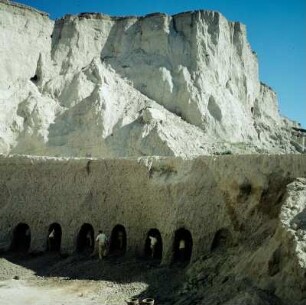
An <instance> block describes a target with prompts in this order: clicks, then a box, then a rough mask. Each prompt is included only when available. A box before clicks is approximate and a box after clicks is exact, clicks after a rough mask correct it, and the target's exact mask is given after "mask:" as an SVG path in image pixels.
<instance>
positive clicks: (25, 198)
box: [0, 155, 306, 304]
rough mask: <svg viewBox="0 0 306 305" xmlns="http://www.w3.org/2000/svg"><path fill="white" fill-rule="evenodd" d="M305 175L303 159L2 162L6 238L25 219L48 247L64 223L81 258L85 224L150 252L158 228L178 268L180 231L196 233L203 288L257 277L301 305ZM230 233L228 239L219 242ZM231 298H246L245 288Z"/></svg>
mask: <svg viewBox="0 0 306 305" xmlns="http://www.w3.org/2000/svg"><path fill="white" fill-rule="evenodd" d="M298 177H304V178H299V179H297V178H298ZM305 178H306V158H305V156H303V155H274V156H273V155H272V156H271V155H253V156H251V155H250V156H215V157H208V156H207V157H204V156H203V157H198V158H196V159H190V160H182V159H180V158H157V157H156V158H153V157H151V158H148V157H144V158H139V159H105V160H103V159H101V160H98V159H91V160H88V159H56V158H53V159H52V158H42V157H40V158H38V157H21V156H19V157H18V156H15V157H14V156H12V157H1V158H0V185H1V190H3V192H4V193H5V194H6V195H5V196H2V197H1V209H0V219H1V222H0V241H1V243H5V242H6V243H7V244H8V245H9V243H10V240H11V238H12V234H13V230H14V228H15V226H16V225H17V224H18V223H21V222H23V223H27V224H28V225H29V226H30V229H31V233H32V241H31V251H41V250H45V249H46V239H47V234H48V228H49V225H50V224H51V223H54V222H57V223H59V224H60V225H61V227H62V233H63V235H62V247H61V249H62V251H63V252H73V251H74V250H75V247H76V240H77V234H78V232H79V229H80V227H81V225H82V224H83V223H90V224H92V225H93V227H94V230H95V231H97V230H98V229H100V228H103V229H104V230H105V231H106V233H107V235H110V233H111V230H112V229H113V228H114V226H115V225H117V224H121V225H123V226H124V227H125V229H126V232H127V255H141V254H143V251H144V242H145V238H146V234H147V232H148V231H149V230H150V229H152V228H156V229H158V230H159V231H160V233H161V236H162V241H163V262H164V263H169V262H170V261H171V260H172V250H173V239H174V233H175V231H176V230H177V229H179V228H186V229H188V230H189V231H190V233H191V235H192V240H193V249H192V260H193V261H194V262H196V261H197V260H198V259H199V258H201V257H202V256H203V255H204V258H202V259H200V260H198V261H197V262H196V263H195V265H194V266H193V267H192V269H191V271H190V273H191V275H193V274H194V276H195V277H196V279H195V280H194V281H195V283H198V284H197V285H199V287H202V286H203V285H204V286H205V285H210V286H211V285H212V286H214V287H215V288H216V289H221V288H222V287H223V284H222V283H225V282H228V280H227V278H228V277H230V278H232V277H234V278H235V279H236V280H237V283H239V282H240V281H241V280H239V278H240V279H243V278H248V279H250V280H251V281H252V283H253V284H252V285H254V287H255V286H256V287H259V288H261V289H263V290H266V291H271V293H275V294H276V295H277V296H278V297H279V298H281V299H283V300H301V299H303V298H305V297H306V295H305V291H306V289H305V285H306V280H305V276H304V274H305V271H306V269H305V268H306V267H305V257H306V248H305V217H304V212H305V190H306V181H305ZM287 185H288V186H287ZM286 186H287V188H286ZM220 229H223V231H224V232H225V233H222V236H223V237H222V238H223V240H220V241H217V242H216V236H218V234H216V233H217V232H218V231H219V230H220ZM219 236H220V234H219ZM224 239H226V240H225V241H224ZM211 250H213V251H212V252H211ZM205 256H206V258H205ZM229 282H230V281H229ZM205 287H206V286H205ZM230 287H232V286H230ZM243 291H244V290H243ZM230 295H231V297H232V298H236V297H237V298H238V297H239V294H237V293H236V294H235V291H233V292H231V294H230ZM240 297H242V296H240ZM242 299H243V298H242ZM234 300H236V299H234ZM257 303H258V302H257ZM257 303H256V304H257ZM258 304H259V303H258ZM271 304H273V303H271Z"/></svg>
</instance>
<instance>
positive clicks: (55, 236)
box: [47, 223, 62, 252]
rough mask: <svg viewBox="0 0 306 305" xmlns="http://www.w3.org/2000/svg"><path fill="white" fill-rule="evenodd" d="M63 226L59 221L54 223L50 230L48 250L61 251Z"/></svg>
mask: <svg viewBox="0 0 306 305" xmlns="http://www.w3.org/2000/svg"><path fill="white" fill-rule="evenodd" d="M61 241H62V228H61V226H60V225H59V224H58V223H52V224H51V225H50V226H49V230H48V240H47V251H50V252H59V251H60V249H61Z"/></svg>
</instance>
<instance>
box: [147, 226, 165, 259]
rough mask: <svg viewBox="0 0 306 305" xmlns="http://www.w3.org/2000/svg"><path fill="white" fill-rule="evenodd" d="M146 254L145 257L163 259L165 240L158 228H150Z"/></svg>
mask: <svg viewBox="0 0 306 305" xmlns="http://www.w3.org/2000/svg"><path fill="white" fill-rule="evenodd" d="M144 254H145V257H148V258H152V259H156V260H159V261H161V259H162V256H163V241H162V237H161V234H160V232H159V231H158V230H157V229H150V230H149V232H148V233H147V237H146V241H145V249H144Z"/></svg>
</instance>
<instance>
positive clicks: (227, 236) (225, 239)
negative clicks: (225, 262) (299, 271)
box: [211, 229, 232, 251]
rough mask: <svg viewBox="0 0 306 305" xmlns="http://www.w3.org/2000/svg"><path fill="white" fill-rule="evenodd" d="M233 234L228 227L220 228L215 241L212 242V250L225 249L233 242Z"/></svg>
mask: <svg viewBox="0 0 306 305" xmlns="http://www.w3.org/2000/svg"><path fill="white" fill-rule="evenodd" d="M231 240H232V235H231V233H230V231H229V230H228V229H220V230H219V231H217V233H216V234H215V237H214V239H213V242H212V244H211V251H215V250H217V249H221V250H222V249H225V248H227V247H228V246H229V245H230V244H231Z"/></svg>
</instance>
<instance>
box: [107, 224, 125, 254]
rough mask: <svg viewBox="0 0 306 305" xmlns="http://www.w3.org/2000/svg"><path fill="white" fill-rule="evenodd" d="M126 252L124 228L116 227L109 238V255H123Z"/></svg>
mask: <svg viewBox="0 0 306 305" xmlns="http://www.w3.org/2000/svg"><path fill="white" fill-rule="evenodd" d="M125 252H126V231H125V228H124V226H122V225H116V226H115V227H114V228H113V230H112V234H111V238H110V253H111V254H113V255H124V254H125Z"/></svg>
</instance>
